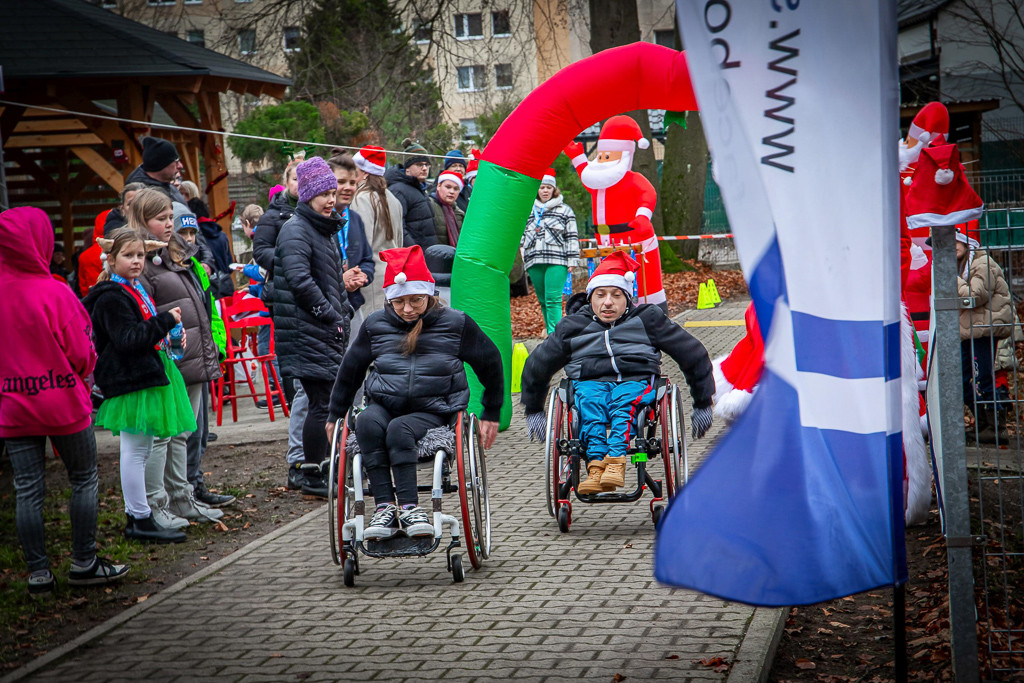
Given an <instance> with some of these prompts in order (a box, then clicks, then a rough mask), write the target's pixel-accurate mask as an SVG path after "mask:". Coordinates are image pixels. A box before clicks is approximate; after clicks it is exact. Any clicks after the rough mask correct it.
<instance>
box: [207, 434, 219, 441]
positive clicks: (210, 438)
mask: <svg viewBox="0 0 1024 683" xmlns="http://www.w3.org/2000/svg"><path fill="white" fill-rule="evenodd" d="M216 440H217V434H216V432H210V433H209V434H207V435H206V443H213V442H214V441H216Z"/></svg>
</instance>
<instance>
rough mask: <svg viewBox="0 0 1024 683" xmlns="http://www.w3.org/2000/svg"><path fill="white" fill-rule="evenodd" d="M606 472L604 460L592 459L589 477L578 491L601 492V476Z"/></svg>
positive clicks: (588, 468)
mask: <svg viewBox="0 0 1024 683" xmlns="http://www.w3.org/2000/svg"><path fill="white" fill-rule="evenodd" d="M603 473H604V461H603V460H591V461H590V463H589V464H588V465H587V479H586V481H584V482H583V483H582V484H580V487H579V488H578V489H576V492H577V493H584V494H586V493H601V491H604V488H602V487H601V478H602V474H603Z"/></svg>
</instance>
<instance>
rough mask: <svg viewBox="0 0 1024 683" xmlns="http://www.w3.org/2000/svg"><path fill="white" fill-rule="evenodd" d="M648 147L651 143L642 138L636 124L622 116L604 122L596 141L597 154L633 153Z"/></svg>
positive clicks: (642, 135)
mask: <svg viewBox="0 0 1024 683" xmlns="http://www.w3.org/2000/svg"><path fill="white" fill-rule="evenodd" d="M634 145H635V146H634ZM650 146H651V141H650V140H648V139H647V138H645V137H644V134H643V133H642V132H641V131H640V126H639V125H638V124H637V122H636V121H634V120H633V119H631V118H630V117H628V116H622V115H620V116H613V117H611V118H610V119H608V120H607V121H605V122H604V125H603V126H601V137H600V138H598V140H597V151H598V152H633V151H634V150H635V149H636V147H639V148H640V149H647V148H648V147H650Z"/></svg>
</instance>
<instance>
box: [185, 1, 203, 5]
mask: <svg viewBox="0 0 1024 683" xmlns="http://www.w3.org/2000/svg"><path fill="white" fill-rule="evenodd" d="M185 4H186V5H201V4H203V0H185Z"/></svg>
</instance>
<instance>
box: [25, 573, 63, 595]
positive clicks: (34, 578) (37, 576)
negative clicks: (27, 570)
mask: <svg viewBox="0 0 1024 683" xmlns="http://www.w3.org/2000/svg"><path fill="white" fill-rule="evenodd" d="M56 585H57V582H56V581H54V579H53V574H51V573H50V570H49V569H40V570H39V571H34V572H32V574H31V575H30V576H29V577H28V592H29V593H31V594H32V595H43V594H44V593H52V592H53V589H54V588H55V587H56Z"/></svg>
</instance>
